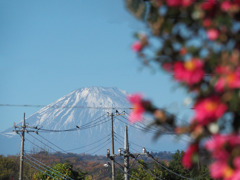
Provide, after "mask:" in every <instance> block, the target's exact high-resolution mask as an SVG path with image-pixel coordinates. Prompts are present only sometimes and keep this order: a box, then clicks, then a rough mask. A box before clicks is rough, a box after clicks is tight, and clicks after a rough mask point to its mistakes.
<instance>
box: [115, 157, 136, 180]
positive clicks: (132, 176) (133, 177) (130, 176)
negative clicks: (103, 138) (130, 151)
mask: <svg viewBox="0 0 240 180" xmlns="http://www.w3.org/2000/svg"><path fill="white" fill-rule="evenodd" d="M115 163H116V164H118V165H119V166H121V167H122V165H121V164H119V163H118V162H117V161H115ZM117 168H118V169H120V171H122V172H123V173H124V174H127V175H128V176H130V177H131V178H133V179H137V180H140V179H138V178H136V177H134V176H132V175H131V174H129V173H127V172H125V171H124V170H122V169H121V168H120V167H117Z"/></svg>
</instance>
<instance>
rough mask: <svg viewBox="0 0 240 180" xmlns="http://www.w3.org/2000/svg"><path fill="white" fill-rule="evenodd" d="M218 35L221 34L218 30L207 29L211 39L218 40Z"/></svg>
mask: <svg viewBox="0 0 240 180" xmlns="http://www.w3.org/2000/svg"><path fill="white" fill-rule="evenodd" d="M218 36H219V32H218V30H216V29H209V30H207V37H208V39H210V40H211V41H214V40H216V39H217V38H218Z"/></svg>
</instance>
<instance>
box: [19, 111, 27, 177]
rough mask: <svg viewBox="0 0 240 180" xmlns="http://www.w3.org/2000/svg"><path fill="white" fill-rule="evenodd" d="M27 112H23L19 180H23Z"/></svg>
mask: <svg viewBox="0 0 240 180" xmlns="http://www.w3.org/2000/svg"><path fill="white" fill-rule="evenodd" d="M25 128H26V125H25V113H24V114H23V123H22V130H21V133H22V135H21V138H22V139H21V154H20V171H19V180H23V160H24V136H25Z"/></svg>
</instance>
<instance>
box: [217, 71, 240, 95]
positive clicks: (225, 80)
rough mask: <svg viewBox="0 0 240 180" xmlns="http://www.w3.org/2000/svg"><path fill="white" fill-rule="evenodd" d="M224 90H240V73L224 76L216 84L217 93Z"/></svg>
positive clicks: (230, 73)
mask: <svg viewBox="0 0 240 180" xmlns="http://www.w3.org/2000/svg"><path fill="white" fill-rule="evenodd" d="M224 88H229V89H237V88H240V72H239V71H238V70H236V71H235V72H229V73H226V74H223V75H222V76H221V77H220V78H219V79H218V80H217V82H216V84H215V89H216V90H217V91H220V92H221V91H223V89H224Z"/></svg>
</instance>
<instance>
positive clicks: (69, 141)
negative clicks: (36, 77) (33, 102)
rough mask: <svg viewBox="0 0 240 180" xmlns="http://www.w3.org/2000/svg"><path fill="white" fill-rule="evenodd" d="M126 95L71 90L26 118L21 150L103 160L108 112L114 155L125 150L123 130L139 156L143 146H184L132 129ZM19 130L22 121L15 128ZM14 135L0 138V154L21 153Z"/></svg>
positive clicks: (91, 89) (164, 148)
mask: <svg viewBox="0 0 240 180" xmlns="http://www.w3.org/2000/svg"><path fill="white" fill-rule="evenodd" d="M127 95H128V94H127V92H126V91H124V90H121V89H118V88H104V87H89V88H81V89H77V90H75V91H72V92H71V93H70V94H68V95H66V96H64V97H62V98H60V99H58V100H57V101H56V102H53V103H51V104H49V105H47V106H45V107H43V108H42V109H40V110H39V111H37V112H36V113H34V114H32V115H31V116H29V117H27V118H26V124H27V126H28V128H27V129H28V132H27V133H25V150H26V151H29V152H39V151H42V150H45V151H48V152H55V151H61V152H63V153H69V152H71V153H86V154H93V155H95V154H98V155H100V154H101V155H104V154H106V151H107V149H111V117H110V114H111V113H113V122H114V139H115V141H114V142H115V153H116V151H117V149H118V148H123V141H124V129H125V126H126V125H127V126H128V136H129V144H130V151H132V152H133V153H136V152H141V149H142V147H146V149H147V150H149V151H175V150H177V149H184V148H185V147H186V145H187V143H186V142H185V141H177V140H176V138H175V137H174V136H172V135H163V136H161V137H160V138H159V139H158V140H157V141H154V142H153V141H152V137H153V136H154V134H153V133H152V132H153V130H152V131H149V132H144V131H143V129H144V128H143V127H144V126H145V124H143V123H136V124H130V123H129V122H128V114H129V113H130V107H131V105H130V104H129V103H128V101H127V99H126V96H127ZM21 125H22V122H19V123H17V124H16V126H21ZM30 127H34V128H32V129H31V128H30ZM13 130H14V127H11V128H8V129H6V130H5V131H3V132H1V133H0V144H1V146H2V147H1V148H0V154H4V155H7V154H17V153H19V151H20V141H21V140H20V136H19V135H18V134H17V133H16V132H13ZM29 130H30V131H29ZM31 131H34V132H31Z"/></svg>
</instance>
